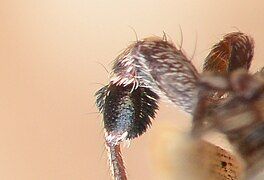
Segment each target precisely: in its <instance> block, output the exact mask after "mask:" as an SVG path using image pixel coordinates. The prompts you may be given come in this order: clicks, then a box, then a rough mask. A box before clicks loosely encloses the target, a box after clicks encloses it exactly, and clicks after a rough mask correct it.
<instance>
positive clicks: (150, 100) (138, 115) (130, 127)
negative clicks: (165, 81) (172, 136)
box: [96, 84, 159, 143]
mask: <svg viewBox="0 0 264 180" xmlns="http://www.w3.org/2000/svg"><path fill="white" fill-rule="evenodd" d="M131 88H132V85H129V86H126V87H124V86H117V85H115V84H110V85H109V86H105V87H103V88H101V89H100V90H99V91H98V92H97V93H96V96H97V100H96V104H97V106H98V108H99V110H100V111H101V112H102V113H103V116H104V128H105V130H106V132H107V133H108V134H109V135H111V137H112V138H113V141H115V140H116V139H115V138H118V137H120V136H121V135H123V134H124V133H127V135H126V137H125V138H126V139H133V138H135V137H138V136H140V135H141V134H143V133H144V132H145V131H146V130H147V128H148V127H149V126H150V125H151V118H154V117H155V111H156V110H157V109H158V105H157V100H158V99H159V97H158V95H157V94H156V93H154V92H152V91H151V90H150V89H148V88H145V87H138V88H137V89H134V90H133V91H132V92H131ZM115 143H117V142H115Z"/></svg>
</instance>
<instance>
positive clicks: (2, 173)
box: [0, 0, 264, 180]
mask: <svg viewBox="0 0 264 180" xmlns="http://www.w3.org/2000/svg"><path fill="white" fill-rule="evenodd" d="M263 8H264V3H263V1H261V0H255V1H246V0H244V1H241V0H233V1H230V0H222V1H212V0H185V1H182V0H181V1H180V0H165V1H164V0H152V1H151V0H115V1H107V0H105V1H101V0H97V1H91V0H66V1H62V0H42V1H40V0H26V1H25V0H23V1H22V0H9V1H3V0H2V1H1V2H0V179H1V180H46V179H48V180H58V179H63V180H87V179H98V180H103V179H110V178H109V169H108V166H107V158H106V152H105V151H104V144H103V129H102V123H101V116H99V115H98V114H96V113H94V112H97V109H96V108H95V105H94V101H95V98H94V93H95V91H96V90H97V89H99V88H100V87H101V86H102V85H101V84H105V83H107V82H108V80H109V74H108V73H107V72H106V70H105V69H104V68H103V66H102V65H101V64H103V65H104V66H105V67H106V68H108V69H110V67H111V62H112V60H113V59H114V58H115V57H116V56H117V55H118V53H119V52H120V51H121V50H123V49H124V48H125V47H126V46H127V45H129V43H131V42H132V41H135V40H136V36H135V33H134V32H133V29H134V30H135V31H136V33H137V36H138V37H139V38H143V37H146V36H152V35H158V36H162V32H163V31H165V32H166V33H167V34H168V35H169V36H170V38H171V39H172V40H173V41H174V42H175V44H176V43H177V42H178V43H180V40H181V33H180V28H179V27H180V26H181V28H182V31H183V48H184V49H185V51H186V53H187V55H188V56H189V57H191V56H192V54H193V52H194V50H195V55H194V58H193V63H194V64H195V66H196V67H197V68H198V69H199V71H201V67H202V61H203V59H204V58H205V56H206V54H207V53H208V52H209V48H210V47H211V46H212V45H213V44H214V43H215V42H217V41H218V40H219V39H220V38H221V37H222V35H224V34H225V33H227V32H231V31H236V30H237V29H239V30H241V31H243V32H245V33H247V34H250V35H252V36H253V37H254V39H255V46H256V48H255V56H254V61H253V64H252V68H251V71H256V70H257V69H258V67H260V66H264V63H263V61H262V60H263V57H264V35H263V29H264V11H263ZM196 40H197V45H196V46H195V42H196ZM160 109H161V110H160V111H159V113H158V115H157V118H156V120H155V122H154V123H153V128H152V129H151V130H150V131H148V132H147V133H146V134H145V135H143V136H142V137H140V138H138V139H137V140H134V141H133V142H132V144H131V146H130V148H129V149H126V148H125V149H124V155H125V161H126V164H127V170H128V176H129V179H134V180H138V179H155V177H156V175H155V173H154V168H153V161H152V160H151V158H152V156H151V146H150V144H151V141H152V135H153V133H154V132H155V130H157V129H158V127H159V124H160V123H162V122H165V121H171V122H174V123H175V124H177V125H178V126H179V127H182V128H186V127H188V119H190V117H189V116H188V115H186V114H185V113H183V112H181V111H178V110H177V108H175V107H169V106H168V105H165V104H164V103H162V105H161V108H160Z"/></svg>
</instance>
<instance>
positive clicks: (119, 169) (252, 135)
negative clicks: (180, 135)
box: [96, 32, 264, 180]
mask: <svg viewBox="0 0 264 180" xmlns="http://www.w3.org/2000/svg"><path fill="white" fill-rule="evenodd" d="M253 47H254V43H253V40H252V38H251V37H249V36H247V35H245V34H243V33H241V32H234V33H230V34H227V35H226V36H224V38H223V40H221V41H220V42H219V43H217V44H216V45H215V46H213V48H212V51H211V52H210V53H209V55H208V56H207V58H206V60H205V64H204V71H209V72H214V73H215V75H211V73H205V74H204V75H201V74H199V73H198V72H197V70H196V68H195V67H194V66H193V65H192V63H191V61H189V60H188V58H187V56H186V55H185V54H184V53H183V51H182V50H181V49H178V48H177V47H176V46H174V45H173V44H172V43H171V42H168V41H167V39H166V38H165V39H162V38H146V39H143V40H141V41H137V42H135V43H133V44H131V45H130V46H129V47H128V48H127V49H125V50H124V51H123V52H122V53H121V54H120V55H119V56H118V57H117V58H116V60H115V63H114V66H113V71H112V77H111V80H110V82H109V84H108V85H106V86H105V87H103V88H101V89H100V90H99V91H98V92H97V93H96V96H97V100H96V103H97V106H98V108H99V110H100V112H101V113H103V121H104V128H105V131H106V134H105V136H106V137H105V140H106V146H107V148H108V150H109V161H110V165H111V167H112V174H113V177H114V179H117V180H123V179H127V177H126V173H125V169H124V165H123V161H122V158H121V151H120V143H121V142H123V141H125V140H130V139H133V138H136V137H138V136H140V135H142V134H143V133H144V132H145V131H146V130H147V128H148V127H149V126H150V125H151V118H154V117H155V111H156V110H157V109H158V105H157V102H158V100H159V98H160V97H161V98H165V99H167V100H169V101H171V102H172V103H174V104H176V105H178V106H180V107H181V108H182V109H183V110H184V111H186V112H187V113H190V114H192V115H193V130H192V136H193V138H194V139H197V138H199V136H200V135H202V134H203V133H205V132H206V131H207V130H208V129H211V128H216V129H219V130H220V131H221V132H223V133H224V134H226V135H227V137H228V139H229V140H230V142H231V143H233V144H234V145H235V146H236V147H237V148H238V151H239V153H240V154H241V155H242V158H244V159H245V161H246V162H247V163H248V167H251V164H252V162H253V164H254V162H256V158H253V159H252V158H251V157H252V156H250V154H251V153H252V152H253V153H255V152H256V153H257V154H259V155H258V156H257V157H258V158H259V159H261V158H262V157H264V154H263V149H264V148H263V144H264V143H263V141H264V140H263V137H264V135H263V127H262V124H263V116H262V114H264V113H263V109H262V108H256V106H258V105H256V103H255V102H258V101H260V100H261V101H262V98H263V87H264V86H263V83H262V80H263V76H261V77H262V80H260V81H258V80H257V79H256V78H255V77H253V76H252V75H249V74H248V73H247V72H244V71H243V72H240V71H237V69H240V68H242V69H244V70H248V69H249V67H250V64H251V61H252V57H253V52H254V50H253ZM223 95H225V96H223ZM237 103H238V104H237ZM233 112H235V114H233ZM242 112H248V114H250V115H252V116H250V117H248V118H247V119H249V120H248V124H247V121H246V120H243V119H242V120H241V121H240V120H239V118H238V117H235V118H233V119H232V116H236V115H237V114H238V115H239V114H240V113H242ZM230 119H231V120H230ZM234 119H235V120H234ZM205 122H206V123H205ZM205 124H206V125H205ZM245 124H246V126H244V125H245ZM232 126H235V128H233V127H232ZM256 127H257V128H256ZM244 130H245V131H244ZM251 142H255V143H251ZM259 152H260V153H259Z"/></svg>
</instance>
